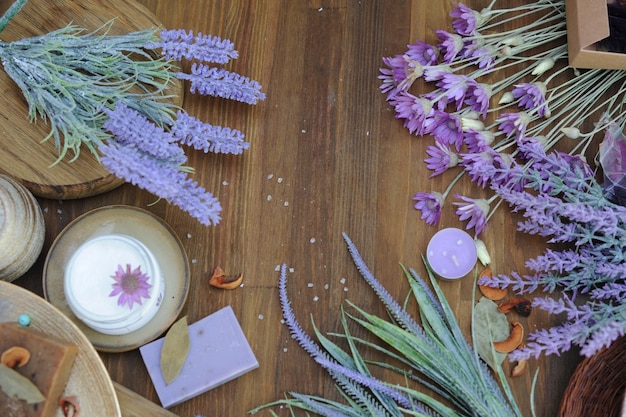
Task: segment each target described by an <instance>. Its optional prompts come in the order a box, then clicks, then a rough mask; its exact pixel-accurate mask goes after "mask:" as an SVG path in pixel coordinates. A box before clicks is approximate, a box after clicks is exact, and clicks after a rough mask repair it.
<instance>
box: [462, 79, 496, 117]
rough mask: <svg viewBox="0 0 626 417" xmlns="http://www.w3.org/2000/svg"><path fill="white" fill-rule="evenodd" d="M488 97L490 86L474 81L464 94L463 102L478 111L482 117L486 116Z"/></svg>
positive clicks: (489, 97)
mask: <svg viewBox="0 0 626 417" xmlns="http://www.w3.org/2000/svg"><path fill="white" fill-rule="evenodd" d="M490 99H491V86H490V85H488V84H482V83H477V82H474V83H473V84H472V85H470V87H469V88H468V89H467V92H466V94H465V104H466V105H468V106H470V108H471V109H472V110H473V111H476V112H478V113H480V114H481V115H482V117H483V118H485V117H486V116H487V110H489V100H490Z"/></svg>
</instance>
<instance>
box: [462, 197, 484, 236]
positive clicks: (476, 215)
mask: <svg viewBox="0 0 626 417" xmlns="http://www.w3.org/2000/svg"><path fill="white" fill-rule="evenodd" d="M455 197H456V198H459V199H461V200H463V201H464V202H463V203H458V202H455V203H454V205H456V206H457V207H458V208H457V209H456V214H457V216H459V220H461V221H465V220H468V222H467V226H466V227H465V228H466V229H471V228H472V227H473V228H474V231H475V232H476V235H479V234H481V233H482V231H483V230H484V229H485V225H486V224H487V215H489V202H488V201H487V200H485V199H482V198H480V199H473V198H469V197H465V196H461V195H458V194H456V195H455Z"/></svg>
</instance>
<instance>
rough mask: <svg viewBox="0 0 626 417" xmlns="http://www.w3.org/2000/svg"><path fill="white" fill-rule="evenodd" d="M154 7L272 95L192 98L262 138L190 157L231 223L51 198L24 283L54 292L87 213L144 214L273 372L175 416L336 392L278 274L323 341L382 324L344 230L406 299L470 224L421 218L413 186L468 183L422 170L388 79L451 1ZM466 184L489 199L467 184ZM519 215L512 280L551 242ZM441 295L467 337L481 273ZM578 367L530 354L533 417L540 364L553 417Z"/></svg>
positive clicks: (114, 365) (200, 313)
mask: <svg viewBox="0 0 626 417" xmlns="http://www.w3.org/2000/svg"><path fill="white" fill-rule="evenodd" d="M507 1H508V0H507ZM140 2H141V3H142V4H144V5H145V6H146V7H147V8H148V9H150V10H151V11H153V12H154V13H155V14H156V16H157V17H158V19H159V20H160V21H161V22H163V24H164V26H165V27H167V28H186V29H193V30H194V31H201V32H203V33H210V34H213V35H217V36H220V37H223V38H229V39H231V40H232V41H233V42H234V43H235V46H236V49H238V51H239V55H240V57H239V59H237V60H236V61H233V62H232V63H230V64H228V65H227V68H228V69H231V70H233V71H236V72H239V73H241V74H243V75H246V76H249V77H250V78H253V79H256V80H258V81H259V82H260V83H261V84H262V86H263V91H264V92H265V93H266V94H267V99H266V100H265V101H264V102H261V103H260V104H258V105H256V106H249V105H246V104H240V103H235V102H228V101H223V100H217V99H211V98H206V97H200V96H193V95H191V94H187V95H186V96H185V99H184V107H185V109H186V110H187V111H188V112H189V113H190V114H192V115H195V116H197V117H199V118H201V119H203V120H204V121H207V122H209V123H212V124H216V125H222V126H229V127H231V128H236V129H239V130H241V131H242V132H244V133H245V134H246V137H247V140H248V141H249V142H250V144H251V148H250V149H249V150H248V151H246V152H245V153H244V155H242V156H218V155H213V154H209V155H205V154H202V153H195V152H189V159H190V164H191V165H192V166H194V167H195V168H196V170H197V173H196V174H195V179H196V180H197V181H198V182H199V183H200V184H201V185H203V186H204V187H205V188H207V189H208V190H210V191H212V192H213V193H214V195H216V196H217V197H218V198H219V199H220V201H221V204H222V206H223V213H222V221H221V223H220V224H219V225H218V226H216V227H204V226H202V225H200V224H199V223H198V222H197V221H195V220H194V219H192V218H191V217H189V216H188V215H187V214H185V213H184V212H182V211H180V210H179V209H177V208H176V207H173V206H169V205H168V204H167V203H166V202H165V201H158V202H156V203H155V200H156V199H155V197H154V196H152V195H150V194H148V193H146V192H144V191H142V190H139V189H137V188H135V187H133V186H131V185H123V186H121V187H120V188H117V189H115V190H113V191H109V192H107V193H105V194H101V195H98V196H94V197H89V198H85V199H79V200H64V201H57V200H46V199H39V201H40V203H41V206H42V208H43V209H44V212H45V221H46V227H47V232H46V241H45V245H44V251H43V253H42V255H41V257H40V259H39V261H38V262H37V263H36V264H35V266H34V267H33V268H32V269H31V271H29V273H28V274H27V275H26V276H24V277H22V278H20V279H18V280H17V281H16V282H15V283H16V284H18V285H22V286H25V287H27V288H29V289H32V290H33V291H35V292H37V293H40V294H41V293H42V288H41V273H42V268H43V259H44V257H45V254H46V252H47V250H48V249H49V248H50V245H51V243H52V240H53V239H54V237H55V236H56V235H57V234H58V233H59V232H60V231H61V230H62V229H63V228H64V227H65V226H66V225H67V224H68V223H69V222H70V221H71V220H72V219H74V218H76V217H77V216H79V215H80V214H82V213H84V212H87V211H89V210H91V209H94V208H97V207H101V206H104V205H109V204H128V205H133V206H138V207H142V208H145V209H147V210H149V211H151V212H153V213H155V214H156V215H157V216H159V217H161V218H163V219H164V220H165V221H166V222H167V223H169V224H170V225H171V226H172V227H173V228H174V230H175V231H176V233H177V234H178V237H179V238H180V239H181V240H182V242H183V245H184V248H185V250H186V252H187V254H188V257H189V259H190V265H191V288H192V290H191V292H190V294H189V298H188V301H187V304H186V307H185V309H184V311H183V314H186V315H187V316H188V320H189V321H190V322H194V321H196V320H199V319H201V318H203V317H205V316H206V315H208V314H210V313H212V312H214V311H216V310H218V309H220V308H222V307H224V306H227V305H230V306H232V308H233V309H234V311H235V314H236V316H237V318H238V320H239V321H240V323H241V326H242V328H243V331H244V333H245V334H246V336H247V338H248V340H249V342H250V345H251V346H252V349H253V351H254V352H255V354H256V356H257V358H258V360H259V363H260V367H259V368H258V369H257V370H254V371H252V372H250V373H248V374H246V375H244V376H242V377H240V378H238V379H236V380H234V381H232V382H229V383H227V384H225V385H223V386H220V387H218V388H215V389H213V390H212V391H210V392H208V393H206V394H203V395H201V396H199V397H197V398H194V399H192V400H189V401H187V402H185V403H183V404H181V405H179V406H176V407H173V408H172V409H171V411H173V412H174V413H176V414H178V415H180V416H184V417H193V416H194V415H206V416H243V415H245V414H246V413H247V411H248V410H250V409H251V408H253V407H256V406H258V405H261V404H264V403H267V402H270V401H273V400H277V399H280V398H284V396H285V395H286V393H287V392H289V391H297V392H303V393H311V394H321V395H330V396H333V397H335V396H336V394H335V390H334V386H333V382H332V380H331V379H330V378H329V377H328V376H327V374H326V373H325V372H324V371H323V370H322V369H321V368H320V367H319V366H317V365H316V364H315V363H314V361H313V360H311V359H309V357H308V355H307V354H306V353H305V352H304V351H303V350H301V349H300V348H299V346H298V345H297V343H296V342H295V341H294V340H293V339H292V338H291V337H290V335H289V332H288V330H287V328H286V327H285V325H283V324H281V310H280V306H279V302H278V288H277V281H278V277H279V273H278V272H276V269H275V268H276V266H277V265H279V264H281V263H283V262H285V263H287V264H288V265H289V267H291V268H293V272H292V273H289V282H288V291H289V294H290V295H291V299H292V305H293V308H294V310H295V312H296V315H297V318H298V319H299V320H300V322H301V323H302V325H303V327H304V328H305V329H306V330H307V331H309V332H311V331H312V326H311V322H310V319H311V317H312V318H313V319H314V320H315V323H316V325H317V326H318V328H320V329H321V330H322V331H324V332H332V331H339V330H341V323H340V307H341V304H342V302H343V301H344V300H350V301H352V302H355V303H357V304H358V305H360V306H363V307H366V308H367V309H368V310H369V311H371V312H375V313H379V314H384V312H383V310H382V308H381V306H380V305H379V303H378V302H376V299H375V296H374V295H373V293H372V292H371V290H370V289H369V288H368V287H367V285H366V284H365V283H364V282H363V281H362V280H361V278H360V276H359V274H358V272H357V271H356V269H355V267H354V266H353V264H352V262H351V260H350V258H349V255H348V252H347V250H346V248H345V245H344V242H343V240H342V237H341V233H342V232H346V233H348V235H349V236H350V237H351V238H352V240H353V241H354V242H355V243H356V245H357V246H358V247H359V249H360V251H361V253H362V255H363V257H364V259H365V260H366V261H367V262H368V263H369V266H370V267H371V269H372V271H373V272H374V273H375V275H376V276H377V277H378V278H379V279H380V280H381V281H382V282H383V284H384V285H385V286H386V287H387V289H388V290H389V291H390V292H391V294H392V295H394V296H395V297H397V298H398V299H399V300H402V299H403V298H404V296H405V295H406V292H407V287H408V286H407V284H406V282H405V278H404V277H403V275H402V272H401V269H400V267H399V263H403V264H405V265H407V266H410V267H414V268H415V269H416V270H417V271H418V272H421V273H424V268H423V265H422V264H421V260H420V259H421V258H420V256H421V254H422V253H424V251H425V249H426V244H427V242H428V240H429V238H430V237H431V236H432V235H433V234H434V233H435V232H436V231H437V230H439V229H440V228H443V227H451V226H453V227H463V225H461V224H460V223H459V222H458V220H457V218H456V216H455V215H454V212H453V209H452V207H451V206H450V207H448V208H447V209H446V210H445V211H444V214H443V216H442V219H441V222H440V224H439V226H436V227H434V226H428V225H426V224H425V223H423V222H422V221H421V220H420V219H419V216H420V213H419V212H417V211H415V210H414V209H413V205H412V201H411V197H412V196H413V194H414V193H415V192H417V191H424V190H426V191H427V190H439V191H442V190H443V189H444V188H445V186H446V185H447V184H448V183H449V181H450V179H451V178H452V177H451V176H449V175H443V176H440V177H436V178H433V179H428V172H427V171H426V169H425V165H424V164H423V162H422V160H423V159H424V155H425V154H424V151H425V149H426V146H427V145H428V144H429V143H431V142H430V140H429V139H420V138H417V137H414V136H411V135H410V134H409V133H408V132H407V131H406V130H405V129H404V128H403V127H402V123H401V122H400V121H398V120H396V119H395V118H394V112H393V111H392V110H391V108H390V107H389V106H388V105H387V103H386V102H385V99H384V96H383V95H382V94H381V93H380V92H379V90H378V86H379V82H378V80H377V76H378V70H379V68H380V66H381V65H382V63H381V57H383V56H391V55H394V54H397V53H401V52H403V51H404V49H405V45H406V44H407V43H409V42H412V41H414V40H416V39H418V38H419V39H432V31H433V30H435V29H438V28H450V19H449V17H448V13H449V11H450V8H451V7H452V6H451V2H448V1H446V0H435V1H426V0H413V1H410V0H309V1H277V0H271V1H249V0H228V1H225V0H211V1H209V0H187V1H185V2H171V1H168V0H140ZM473 3H479V0H476V1H475V2H473ZM473 3H470V4H473ZM174 4H175V6H174ZM477 6H479V5H477ZM480 6H484V4H480ZM25 117H26V116H25ZM457 187H458V188H457V191H459V192H461V193H463V191H468V192H467V194H470V193H473V194H474V195H478V194H477V193H478V191H477V190H475V189H474V188H473V186H472V185H470V184H469V183H463V182H462V183H460V184H458V185H457ZM470 187H472V191H470ZM270 196H271V199H270ZM515 221H516V218H514V217H512V216H511V215H510V214H509V213H508V212H507V211H506V210H505V209H501V210H499V211H498V212H497V214H496V215H495V216H494V218H493V219H492V220H491V221H490V223H489V226H488V228H487V230H486V231H485V232H484V235H483V239H484V240H485V242H486V243H487V246H488V248H489V250H490V252H491V256H492V258H493V265H492V266H493V268H494V270H495V271H497V272H503V273H506V272H510V271H511V270H519V269H522V268H523V265H524V261H525V259H527V258H529V257H530V256H534V255H536V254H538V253H539V251H540V250H541V249H542V248H543V245H544V243H543V241H542V240H540V239H533V238H529V237H528V236H527V235H523V234H520V233H516V232H515ZM218 265H220V266H222V268H223V269H224V270H225V271H226V272H227V273H228V274H238V273H243V274H244V285H243V287H240V288H238V289H235V290H232V291H228V290H217V289H214V288H212V287H210V286H209V283H208V280H209V277H210V274H211V271H212V270H213V268H215V267H216V266H218ZM325 285H327V287H325ZM442 286H443V287H444V290H445V292H446V294H447V295H448V297H449V301H450V303H451V304H452V306H453V307H454V309H455V312H456V313H457V315H458V318H459V321H460V322H461V325H462V326H463V328H464V329H465V331H467V332H469V314H470V308H471V305H470V304H471V303H470V301H471V298H472V291H474V288H473V285H472V281H471V279H465V280H461V281H458V282H454V283H453V282H442ZM553 320H554V319H553V318H551V317H548V316H546V315H545V314H543V313H541V312H538V311H537V312H533V314H532V315H531V317H529V318H528V319H527V320H524V324H525V325H526V327H527V329H529V330H532V329H535V328H537V327H545V326H548V325H549V324H550V323H551V322H552V321H553ZM102 358H103V360H104V362H105V364H106V367H107V368H108V370H109V372H110V374H111V377H112V379H113V380H114V381H117V382H119V383H121V384H123V385H124V386H126V387H128V388H130V389H132V390H133V391H136V392H137V393H139V394H141V395H144V396H146V397H147V398H149V399H151V400H153V401H155V402H158V399H157V397H156V393H155V391H154V389H153V386H152V383H151V381H150V379H149V377H148V373H147V371H146V369H145V367H144V365H143V363H142V361H141V357H140V355H139V352H138V350H133V351H130V352H126V353H121V354H113V353H107V354H102ZM578 361H579V357H578V356H577V354H576V353H567V354H564V355H562V356H560V357H557V356H553V357H548V358H542V359H540V360H539V361H535V360H532V361H531V363H530V371H531V372H529V373H527V374H526V375H525V376H523V377H520V378H517V379H514V380H512V381H511V383H512V386H513V389H514V392H515V393H516V395H517V397H518V401H519V403H520V404H521V408H522V410H524V411H525V412H526V415H528V416H530V406H529V401H528V397H529V387H530V379H531V376H532V374H533V373H534V371H535V369H537V368H538V367H539V368H540V371H539V378H538V383H537V389H536V393H535V399H536V407H537V415H538V416H546V417H548V416H554V415H556V412H557V410H558V406H559V403H560V400H561V395H562V393H563V390H564V388H565V386H566V385H567V382H568V380H569V377H570V375H571V373H572V372H573V369H574V367H575V366H576V364H577V363H578ZM506 366H508V365H506ZM277 411H279V413H281V414H280V415H288V413H286V411H285V410H282V411H281V410H277ZM261 415H268V416H269V415H270V414H269V412H268V411H263V412H262V414H261ZM94 417H95V416H94Z"/></svg>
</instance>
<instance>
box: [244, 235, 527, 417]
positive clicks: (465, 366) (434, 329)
mask: <svg viewBox="0 0 626 417" xmlns="http://www.w3.org/2000/svg"><path fill="white" fill-rule="evenodd" d="M344 238H345V240H346V242H347V244H348V249H349V251H350V254H351V255H352V258H353V260H354V262H355V264H356V266H357V268H358V270H359V272H360V273H361V275H362V276H363V278H364V279H365V280H366V281H367V282H368V284H369V285H370V286H371V287H372V289H373V290H374V292H375V293H376V295H377V296H378V298H379V299H380V300H381V301H382V302H383V303H384V305H385V307H386V308H387V311H388V312H389V316H390V318H381V317H379V316H377V315H373V314H370V313H368V312H366V311H365V310H363V309H361V308H359V307H357V306H356V305H354V304H352V303H349V305H350V307H351V309H352V310H354V313H348V312H345V311H344V310H343V309H342V323H343V333H341V334H334V336H336V337H339V338H341V339H343V340H345V341H346V342H347V345H348V349H347V350H344V349H342V348H340V347H339V346H338V345H337V344H336V343H334V342H332V341H331V339H330V338H329V337H326V336H324V335H323V334H322V333H321V332H319V331H318V330H317V328H315V332H316V336H317V340H318V342H319V345H318V344H317V343H316V342H315V341H313V339H311V338H310V337H309V336H308V335H307V334H306V333H305V332H304V331H303V330H302V328H301V327H300V325H299V324H298V322H297V321H296V320H295V317H294V315H293V310H292V309H291V306H290V303H289V301H288V300H287V298H286V289H285V286H286V268H285V266H283V269H282V271H281V278H280V292H281V304H282V307H283V315H284V318H285V323H286V324H287V325H288V326H289V328H290V331H291V332H292V334H293V336H294V338H295V339H296V340H297V341H298V342H299V343H300V345H301V346H302V347H303V348H304V349H305V350H306V351H307V352H308V353H309V354H310V355H311V356H312V357H313V358H314V359H315V360H316V361H317V362H318V363H319V364H320V365H322V366H323V367H324V368H326V369H327V371H328V372H329V374H330V375H331V376H332V377H333V378H334V379H335V381H336V382H337V389H338V390H339V392H340V393H341V395H342V397H343V398H344V400H345V402H339V401H334V400H331V399H327V398H323V397H320V396H314V395H306V394H300V393H290V396H289V397H287V398H285V399H283V400H279V401H276V402H274V403H271V404H266V405H264V406H261V407H259V408H256V409H254V410H251V412H253V413H254V412H258V411H259V410H261V409H263V408H267V407H272V406H276V405H282V406H287V407H288V408H289V409H290V410H291V412H292V413H293V414H294V415H295V409H302V410H306V411H307V414H308V412H313V413H316V414H319V415H323V416H328V417H333V416H405V415H407V416H443V417H458V416H468V417H469V416H484V417H522V413H521V411H520V409H519V407H518V405H517V403H516V401H515V398H514V397H513V394H512V392H511V390H510V387H509V385H508V382H507V380H506V376H505V375H504V373H503V371H502V368H501V367H500V366H499V365H498V366H497V367H496V375H497V378H496V377H494V374H493V373H492V371H491V370H490V369H489V367H487V366H486V365H485V364H484V362H482V360H481V359H480V357H479V355H478V353H477V352H476V351H475V350H474V349H473V348H472V346H471V345H470V344H469V343H468V342H467V341H466V339H465V338H464V335H463V333H462V331H461V329H460V327H459V325H458V322H457V321H456V318H455V316H454V314H453V312H452V310H451V308H450V305H449V304H448V302H447V300H446V298H445V296H444V294H443V292H442V291H441V288H440V287H439V285H438V283H437V281H436V279H435V278H434V276H433V274H432V272H431V270H430V268H429V267H428V265H426V266H427V270H428V274H429V281H428V282H427V281H425V280H423V279H422V278H420V277H419V276H418V275H417V273H416V272H415V271H414V270H407V269H405V268H404V267H403V271H404V274H405V276H406V278H407V279H408V281H409V283H410V286H411V292H412V294H413V296H414V297H415V300H416V301H417V304H418V315H419V320H414V319H413V317H412V316H411V315H410V313H409V312H408V311H407V309H406V308H405V307H402V306H401V305H400V304H399V303H398V302H396V301H395V300H394V299H393V298H392V297H391V295H390V294H389V292H388V291H387V290H386V289H385V288H384V287H383V286H382V285H381V284H380V282H379V281H378V280H377V279H376V278H375V277H374V276H373V274H372V273H371V272H370V271H369V269H368V268H367V266H366V265H365V262H364V261H363V260H362V259H361V256H360V254H359V253H358V251H357V249H356V247H355V245H354V244H353V243H352V242H351V241H350V239H349V238H348V236H347V235H344ZM349 323H353V324H358V325H360V326H361V327H363V328H365V329H367V330H368V332H369V333H370V334H371V335H373V336H375V338H374V340H371V338H368V339H364V338H357V337H355V336H353V335H352V334H351V332H350V325H349ZM381 342H382V343H381ZM320 345H321V346H320ZM368 349H372V350H373V351H377V352H379V353H383V354H385V355H386V356H387V357H388V358H389V359H390V360H389V361H387V360H385V361H378V362H377V361H369V360H367V359H365V358H364V357H363V356H362V352H363V351H367V350H368ZM493 353H494V354H495V351H493ZM390 363H396V364H397V365H391V364H390ZM371 367H380V368H384V369H387V370H392V371H395V372H397V373H399V374H400V375H401V377H402V379H403V380H405V381H406V383H405V384H403V385H398V384H392V383H389V382H386V381H382V380H380V379H378V378H376V377H374V376H372V372H371V371H370V368H371ZM420 385H421V386H423V387H426V388H429V389H431V390H433V391H434V392H435V393H436V395H427V394H424V393H423V392H422V391H420V390H419V386H420ZM531 402H532V398H531ZM272 413H274V412H273V411H272Z"/></svg>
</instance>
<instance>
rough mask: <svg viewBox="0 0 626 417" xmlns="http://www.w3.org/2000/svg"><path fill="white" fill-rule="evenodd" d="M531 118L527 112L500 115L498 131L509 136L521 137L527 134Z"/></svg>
mask: <svg viewBox="0 0 626 417" xmlns="http://www.w3.org/2000/svg"><path fill="white" fill-rule="evenodd" d="M530 121H531V118H530V116H529V115H528V113H526V112H523V111H521V112H518V113H504V114H502V115H500V117H499V118H498V120H497V122H498V123H499V126H498V130H500V131H501V132H503V133H505V134H506V135H507V136H516V137H521V136H523V135H524V133H525V132H526V127H528V124H529V123H530Z"/></svg>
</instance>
